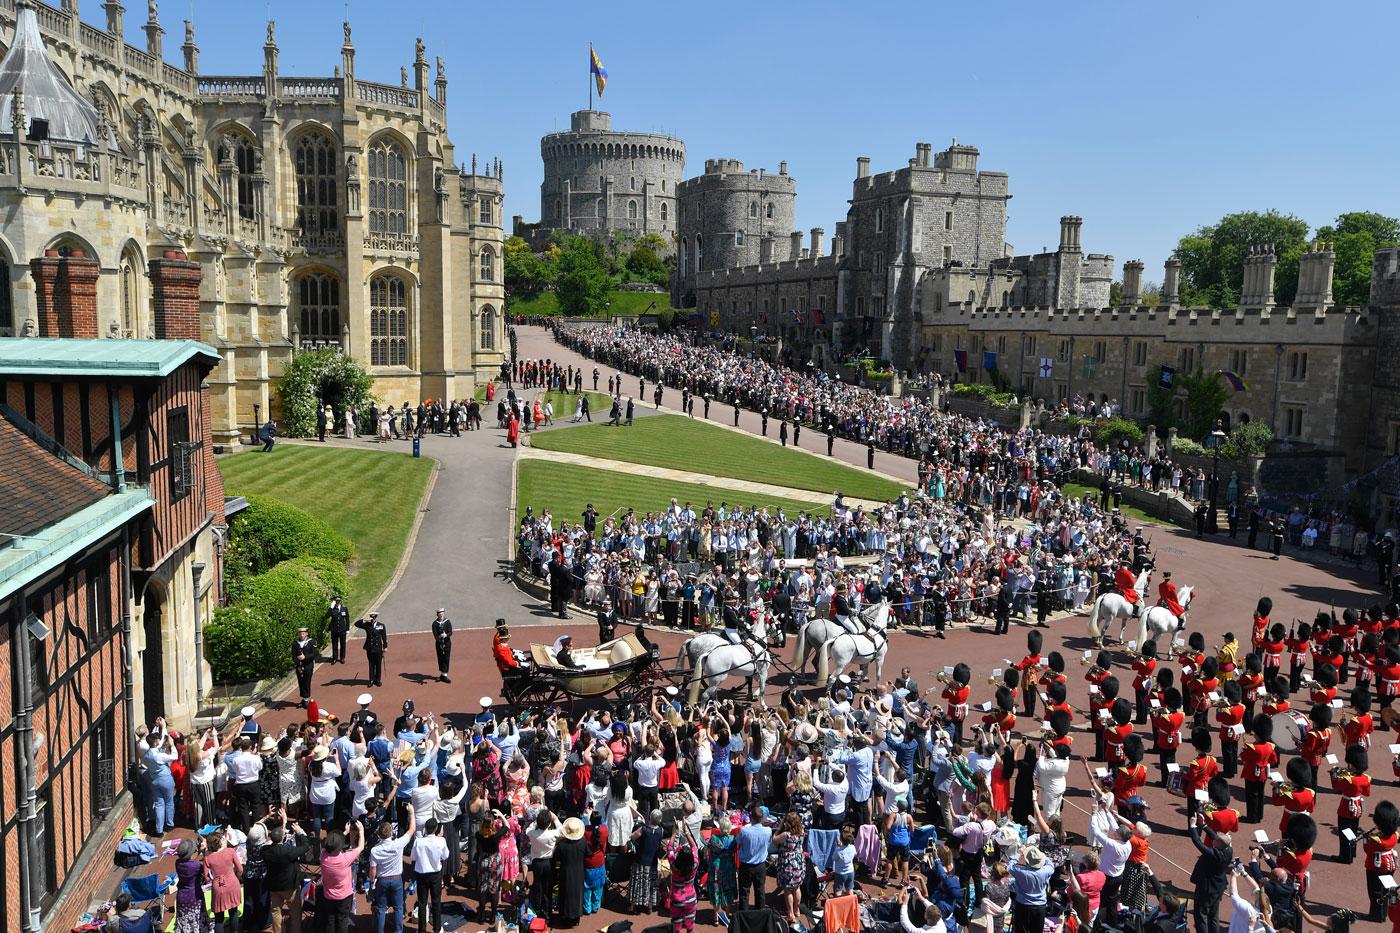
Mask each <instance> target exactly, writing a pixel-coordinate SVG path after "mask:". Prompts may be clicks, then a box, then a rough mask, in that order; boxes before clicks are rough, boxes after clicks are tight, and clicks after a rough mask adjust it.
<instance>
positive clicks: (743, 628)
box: [720, 589, 749, 645]
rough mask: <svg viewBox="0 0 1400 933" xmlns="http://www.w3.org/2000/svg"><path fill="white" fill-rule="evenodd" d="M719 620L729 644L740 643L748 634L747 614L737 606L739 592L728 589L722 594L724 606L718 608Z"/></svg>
mask: <svg viewBox="0 0 1400 933" xmlns="http://www.w3.org/2000/svg"><path fill="white" fill-rule="evenodd" d="M720 622H721V623H722V624H723V626H724V637H725V638H727V639H728V640H729V643H730V644H731V645H742V644H743V643H744V641H743V639H744V638H746V637H748V635H749V616H748V613H746V612H744V610H743V609H742V608H740V606H739V594H738V593H737V592H736V591H735V590H733V589H729V590H726V591H725V594H724V607H723V608H722V609H721V610H720Z"/></svg>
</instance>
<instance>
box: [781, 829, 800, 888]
mask: <svg viewBox="0 0 1400 933" xmlns="http://www.w3.org/2000/svg"><path fill="white" fill-rule="evenodd" d="M805 841H806V840H805V836H804V835H803V834H801V833H784V834H783V841H782V842H780V843H779V844H778V887H779V888H780V889H782V890H788V891H791V890H795V889H797V888H800V887H801V886H802V878H803V876H804V875H805V874H806V873H807V853H806V851H805V848H804V845H803V843H804V842H805Z"/></svg>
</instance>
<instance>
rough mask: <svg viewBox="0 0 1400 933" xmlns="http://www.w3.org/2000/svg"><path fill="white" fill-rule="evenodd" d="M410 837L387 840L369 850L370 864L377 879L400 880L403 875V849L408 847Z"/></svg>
mask: <svg viewBox="0 0 1400 933" xmlns="http://www.w3.org/2000/svg"><path fill="white" fill-rule="evenodd" d="M410 838H412V837H411V836H410V835H407V834H405V835H403V836H399V837H398V838H397V839H385V840H384V841H383V842H381V843H379V845H377V846H375V847H374V848H373V849H370V850H369V863H370V865H371V866H373V868H374V871H375V877H376V878H399V877H402V875H403V847H404V846H406V845H408V840H409V839H410Z"/></svg>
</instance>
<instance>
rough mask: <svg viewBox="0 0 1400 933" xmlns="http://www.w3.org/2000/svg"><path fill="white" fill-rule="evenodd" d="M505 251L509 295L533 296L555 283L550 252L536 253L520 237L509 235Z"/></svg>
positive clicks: (513, 296)
mask: <svg viewBox="0 0 1400 933" xmlns="http://www.w3.org/2000/svg"><path fill="white" fill-rule="evenodd" d="M504 253H505V276H506V279H505V284H506V295H507V297H510V298H516V297H526V298H528V297H532V296H534V295H538V294H539V293H540V292H542V291H544V290H545V289H546V288H548V287H549V286H550V285H552V284H553V283H554V264H553V262H552V261H551V260H550V259H549V256H548V254H544V255H536V254H535V253H534V252H532V251H531V250H530V244H529V243H527V242H525V241H524V240H523V239H521V238H520V237H518V236H512V237H507V238H506V242H505V248H504Z"/></svg>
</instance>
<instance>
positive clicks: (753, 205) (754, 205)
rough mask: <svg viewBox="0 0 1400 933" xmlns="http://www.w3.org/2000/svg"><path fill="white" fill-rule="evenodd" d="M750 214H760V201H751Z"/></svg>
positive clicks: (754, 215) (752, 215) (751, 215)
mask: <svg viewBox="0 0 1400 933" xmlns="http://www.w3.org/2000/svg"><path fill="white" fill-rule="evenodd" d="M749 216H750V217H757V216H758V202H757V201H750V202H749Z"/></svg>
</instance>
